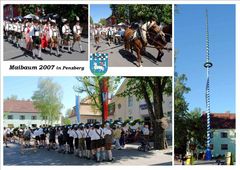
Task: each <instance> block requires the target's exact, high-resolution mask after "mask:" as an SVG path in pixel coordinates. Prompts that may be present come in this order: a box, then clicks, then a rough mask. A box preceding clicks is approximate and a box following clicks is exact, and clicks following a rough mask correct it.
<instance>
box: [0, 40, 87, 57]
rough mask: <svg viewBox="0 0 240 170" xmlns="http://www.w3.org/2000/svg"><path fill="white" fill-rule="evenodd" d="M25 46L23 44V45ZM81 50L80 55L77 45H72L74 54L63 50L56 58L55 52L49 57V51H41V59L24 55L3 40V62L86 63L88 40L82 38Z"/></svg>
mask: <svg viewBox="0 0 240 170" xmlns="http://www.w3.org/2000/svg"><path fill="white" fill-rule="evenodd" d="M24 46H25V44H24ZM82 48H83V50H84V52H83V53H80V49H79V47H78V45H77V43H76V44H75V45H74V50H75V51H74V52H72V54H69V53H67V49H64V50H63V52H61V51H60V54H62V56H60V57H57V56H56V54H57V52H56V50H53V51H52V52H53V53H54V54H55V55H50V54H49V51H50V49H48V48H47V52H43V51H42V56H41V58H38V57H32V56H31V55H28V54H24V51H22V50H21V49H20V48H16V47H15V46H13V44H11V43H9V42H6V41H5V40H4V51H3V52H4V53H3V56H4V60H5V61H41V60H45V61H55V60H56V61H65V60H77V61H87V59H88V39H87V38H83V37H82Z"/></svg>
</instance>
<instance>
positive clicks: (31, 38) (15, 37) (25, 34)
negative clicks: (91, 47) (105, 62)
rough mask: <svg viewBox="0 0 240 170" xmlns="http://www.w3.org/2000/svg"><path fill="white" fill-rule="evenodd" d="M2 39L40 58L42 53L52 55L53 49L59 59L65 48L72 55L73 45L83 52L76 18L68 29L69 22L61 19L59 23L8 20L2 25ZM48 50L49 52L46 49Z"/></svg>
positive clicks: (37, 19) (20, 19) (31, 19)
mask: <svg viewBox="0 0 240 170" xmlns="http://www.w3.org/2000/svg"><path fill="white" fill-rule="evenodd" d="M3 29H4V38H5V40H6V41H8V42H9V43H12V44H13V45H14V46H15V47H16V48H20V49H21V50H23V51H24V52H26V53H28V54H29V55H32V56H33V57H35V56H37V57H39V58H41V53H42V52H48V53H49V54H50V55H53V54H54V53H53V49H55V50H56V54H55V55H56V56H58V57H60V56H61V54H60V51H61V52H62V53H63V52H64V49H65V47H67V52H68V53H69V54H72V52H73V51H75V50H74V48H75V47H74V46H75V44H78V47H79V49H80V52H81V53H82V52H84V50H83V48H82V44H81V34H82V28H81V26H80V19H79V17H78V16H76V21H75V25H74V26H73V27H72V29H70V25H69V20H67V19H65V18H63V19H62V22H61V23H59V22H57V21H56V19H52V18H50V17H49V18H41V19H40V18H39V17H38V16H32V17H31V18H23V17H18V18H8V19H6V20H4V24H3ZM47 48H49V51H47V50H46V49H47Z"/></svg>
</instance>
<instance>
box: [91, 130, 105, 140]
mask: <svg viewBox="0 0 240 170" xmlns="http://www.w3.org/2000/svg"><path fill="white" fill-rule="evenodd" d="M100 136H101V137H103V130H102V129H94V130H92V131H90V137H91V140H98V139H101V137H100Z"/></svg>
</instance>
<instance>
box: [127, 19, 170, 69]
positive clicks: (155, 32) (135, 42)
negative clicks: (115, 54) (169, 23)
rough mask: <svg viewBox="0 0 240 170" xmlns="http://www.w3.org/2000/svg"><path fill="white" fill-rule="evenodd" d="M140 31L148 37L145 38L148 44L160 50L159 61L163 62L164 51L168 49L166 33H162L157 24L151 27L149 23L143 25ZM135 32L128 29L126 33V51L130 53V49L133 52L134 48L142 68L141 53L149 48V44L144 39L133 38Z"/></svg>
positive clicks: (139, 65)
mask: <svg viewBox="0 0 240 170" xmlns="http://www.w3.org/2000/svg"><path fill="white" fill-rule="evenodd" d="M139 29H140V30H141V31H142V34H143V35H144V36H146V37H145V38H146V39H147V43H149V44H150V45H153V46H154V47H155V48H156V49H157V50H158V56H157V60H158V61H161V58H162V56H163V55H164V53H163V51H162V50H163V49H167V48H166V44H167V42H166V40H165V38H164V33H163V32H162V30H161V29H160V27H159V26H158V25H157V24H153V25H152V26H151V27H149V23H148V22H147V23H145V24H143V25H142V26H141V27H140V28H139ZM134 32H135V30H133V29H132V28H128V29H126V31H125V33H124V43H125V50H128V51H129V49H130V48H131V52H132V47H133V49H134V51H135V52H136V53H137V63H138V64H137V66H138V67H141V66H142V65H141V63H142V57H141V52H145V47H146V46H147V43H146V42H144V41H143V39H142V38H139V37H135V38H133V34H134ZM145 41H146V40H145Z"/></svg>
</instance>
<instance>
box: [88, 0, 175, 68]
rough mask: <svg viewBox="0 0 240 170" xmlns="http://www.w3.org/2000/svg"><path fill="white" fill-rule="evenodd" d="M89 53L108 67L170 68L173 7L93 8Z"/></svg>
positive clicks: (104, 6) (126, 5)
mask: <svg viewBox="0 0 240 170" xmlns="http://www.w3.org/2000/svg"><path fill="white" fill-rule="evenodd" d="M90 53H91V54H94V53H105V54H108V56H109V67H142V66H144V67H171V66H172V5H167V4H164V5H163V4H157V5H146V4H134V5H133V4H110V5H109V4H104V5H102V4H93V5H91V6H90Z"/></svg>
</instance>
